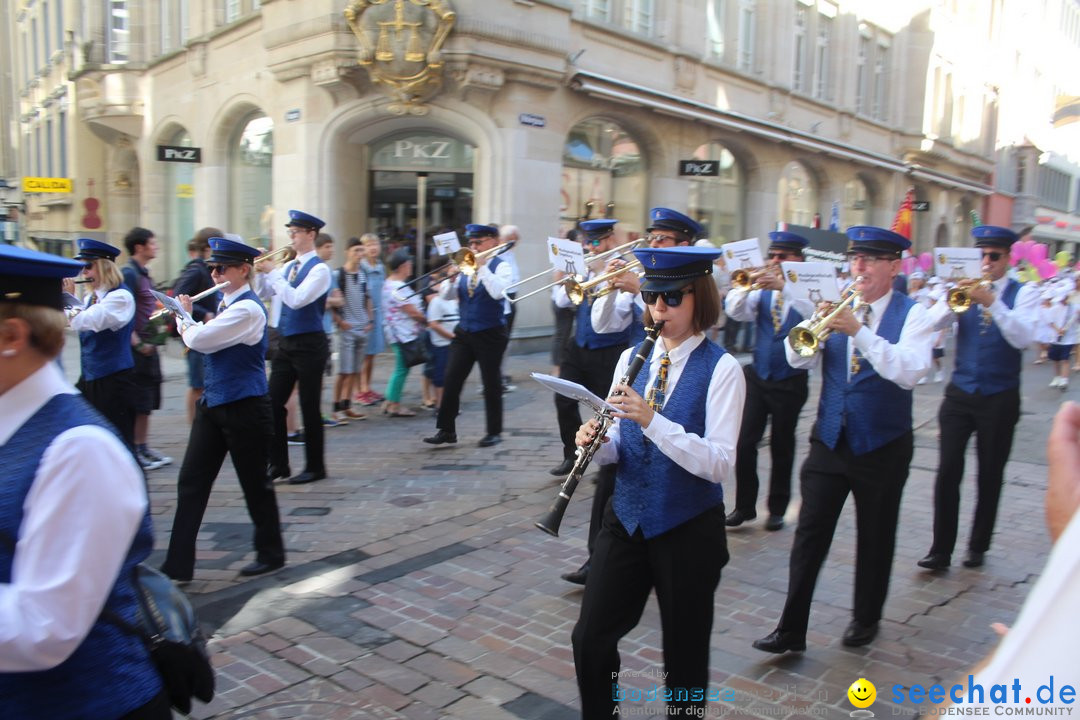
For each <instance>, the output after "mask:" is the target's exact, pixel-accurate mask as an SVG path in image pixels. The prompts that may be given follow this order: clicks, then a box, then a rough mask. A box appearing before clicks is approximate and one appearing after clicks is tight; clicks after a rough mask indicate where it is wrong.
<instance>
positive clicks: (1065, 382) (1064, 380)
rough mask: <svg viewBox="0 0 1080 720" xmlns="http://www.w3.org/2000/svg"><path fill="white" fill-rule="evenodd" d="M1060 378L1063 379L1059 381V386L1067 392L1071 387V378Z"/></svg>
mask: <svg viewBox="0 0 1080 720" xmlns="http://www.w3.org/2000/svg"><path fill="white" fill-rule="evenodd" d="M1059 379H1060V380H1061V382H1059V383H1058V388H1060V389H1061V391H1062V392H1065V391H1066V390H1068V389H1069V378H1059Z"/></svg>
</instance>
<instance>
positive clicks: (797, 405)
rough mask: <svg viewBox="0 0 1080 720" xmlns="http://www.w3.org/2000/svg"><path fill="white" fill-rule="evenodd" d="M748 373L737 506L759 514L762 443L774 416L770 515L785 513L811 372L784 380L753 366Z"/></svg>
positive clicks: (737, 468) (738, 458) (737, 470)
mask: <svg viewBox="0 0 1080 720" xmlns="http://www.w3.org/2000/svg"><path fill="white" fill-rule="evenodd" d="M743 373H744V375H745V376H746V402H745V403H744V404H743V416H742V428H741V429H740V430H739V443H738V448H737V452H736V456H735V482H736V486H735V487H736V494H735V507H736V509H738V510H742V511H743V512H744V513H748V514H751V515H752V514H754V513H756V507H757V497H758V485H759V483H758V472H757V461H758V448H757V446H758V443H759V442H761V438H762V436H764V435H765V425H766V423H767V422H768V421H769V416H770V415H771V416H772V432H771V434H770V436H769V451H770V454H771V457H772V469H771V471H770V473H769V499H768V504H769V514H770V515H783V514H784V513H785V512H787V507H788V503H789V502H790V501H791V471H792V468H793V467H794V465H795V427H796V426H797V425H798V423H799V413H800V412H801V411H802V408H803V405H805V404H806V396H807V393H808V392H809V390H808V383H807V376H808V373H797V374H795V375H792V376H791V377H789V378H785V379H783V380H762V379H761V376H759V375H758V374H757V371H755V370H754V368H753V366H752V365H747V366H746V367H745V368H744V369H743Z"/></svg>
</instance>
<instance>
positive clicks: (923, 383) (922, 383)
mask: <svg viewBox="0 0 1080 720" xmlns="http://www.w3.org/2000/svg"><path fill="white" fill-rule="evenodd" d="M915 384H916V385H925V384H926V378H925V377H921V378H919V382H917V383H915Z"/></svg>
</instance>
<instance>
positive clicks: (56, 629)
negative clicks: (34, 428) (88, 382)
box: [0, 293, 147, 672]
mask: <svg viewBox="0 0 1080 720" xmlns="http://www.w3.org/2000/svg"><path fill="white" fill-rule="evenodd" d="M113 294H114V295H116V294H118V293H113ZM125 294H126V293H125ZM129 297H130V296H129ZM62 394H67V395H74V394H76V392H75V388H73V387H71V386H70V385H69V384H68V383H67V382H66V381H65V380H64V378H63V376H62V375H61V373H60V370H59V369H58V368H57V367H56V363H52V362H48V363H45V365H44V366H42V368H41V369H40V370H38V371H37V372H35V373H34V374H33V375H31V376H30V377H28V378H27V379H26V380H24V381H23V382H21V383H19V384H18V385H16V386H15V387H13V388H12V389H10V390H8V391H7V392H6V393H4V394H2V395H0V445H2V444H5V443H7V442H8V440H10V439H11V437H12V435H14V433H15V432H16V431H17V430H18V429H19V428H20V427H21V426H22V425H23V424H24V423H25V422H26V421H27V420H29V419H30V418H31V417H32V416H33V415H34V414H35V413H36V412H37V411H38V410H40V409H41V407H42V406H44V405H45V403H46V402H48V401H49V400H50V399H51V398H52V397H53V396H55V395H62ZM146 505H147V499H146V484H145V481H144V480H143V475H142V472H141V471H140V470H139V466H138V465H136V464H135V460H134V458H133V457H132V456H131V453H130V452H128V451H127V449H126V448H125V447H124V445H123V443H121V442H120V441H119V440H118V439H117V438H116V436H115V435H113V434H112V433H111V432H109V431H108V430H105V429H104V428H100V427H98V426H96V425H82V426H79V427H76V428H72V429H70V430H68V431H66V432H63V433H61V434H60V435H58V436H57V437H56V438H55V439H54V440H53V441H52V442H51V443H50V444H49V446H48V448H47V449H46V450H45V454H44V455H43V456H42V459H41V464H40V465H39V466H38V469H37V472H36V474H35V475H34V481H33V484H32V485H31V486H30V492H29V493H28V494H27V496H26V500H25V502H24V504H23V510H24V514H23V519H22V525H21V526H20V527H19V537H18V542H17V544H16V546H15V559H14V562H13V564H12V567H11V582H10V583H7V584H0V672H28V671H33V670H47V669H49V668H52V667H55V666H57V665H59V664H60V663H61V662H63V661H64V660H66V659H67V658H68V657H69V656H70V655H71V654H72V653H73V652H75V649H76V648H77V647H78V646H79V644H80V643H82V641H83V640H84V639H85V638H86V635H87V634H88V633H89V632H90V628H91V627H92V626H93V624H94V622H95V621H96V620H97V617H98V615H99V614H100V613H101V610H102V608H104V607H105V600H106V599H107V598H108V596H109V592H110V591H111V590H112V587H113V585H114V584H115V583H116V578H117V574H118V573H119V572H120V567H121V566H122V565H123V562H124V558H125V557H126V556H127V553H128V549H129V548H130V547H131V541H132V540H133V539H134V537H135V533H136V531H137V530H138V528H139V524H140V523H141V522H142V518H143V515H144V514H145V512H146Z"/></svg>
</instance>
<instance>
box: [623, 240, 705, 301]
mask: <svg viewBox="0 0 1080 720" xmlns="http://www.w3.org/2000/svg"><path fill="white" fill-rule="evenodd" d="M722 254H723V251H722V250H720V248H716V247H696V246H691V247H670V248H640V249H638V250H634V257H636V258H637V259H638V260H640V261H641V267H642V268H643V269H644V270H645V279H644V281H642V283H641V289H642V290H650V291H655V292H666V291H668V290H678V289H679V288H681V287H684V286H685V285H686V284H687V283H688V282H690V281H691V280H693V279H694V278H697V277H701V276H704V275H710V274H712V271H713V262H714V261H715V260H716V258H718V257H720V256H721V255H722Z"/></svg>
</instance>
